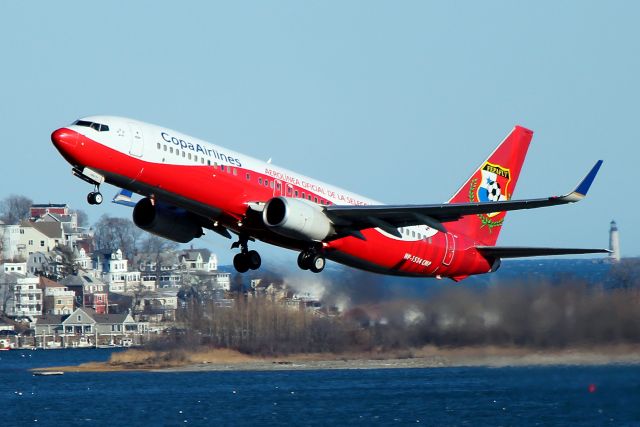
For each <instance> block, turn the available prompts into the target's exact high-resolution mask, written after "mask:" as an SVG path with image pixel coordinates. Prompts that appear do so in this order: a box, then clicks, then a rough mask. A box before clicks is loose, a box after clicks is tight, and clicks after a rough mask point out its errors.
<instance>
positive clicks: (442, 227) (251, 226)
mask: <svg viewBox="0 0 640 427" xmlns="http://www.w3.org/2000/svg"><path fill="white" fill-rule="evenodd" d="M532 135H533V132H532V131H530V130H528V129H525V128H523V127H520V126H516V127H515V128H514V129H513V130H512V131H511V132H510V133H509V135H507V137H506V138H505V139H504V140H503V141H502V143H501V144H500V145H499V146H498V147H497V148H496V149H495V150H494V151H493V152H492V153H491V155H489V157H488V158H487V159H486V160H485V161H484V162H482V164H481V165H480V167H479V168H478V169H476V170H475V171H474V172H473V174H472V175H471V177H470V178H469V179H468V180H467V181H466V182H465V183H464V184H463V185H462V187H460V189H459V190H458V191H457V192H456V193H455V194H454V195H453V197H452V198H451V199H450V200H449V202H448V203H443V204H416V205H384V204H382V203H380V202H376V201H375V200H371V199H368V198H366V197H363V196H360V195H358V194H354V193H351V192H349V191H346V190H343V189H341V188H338V187H335V186H333V185H329V184H325V183H323V182H320V181H318V180H315V179H312V178H309V177H306V176H304V175H300V174H297V173H295V172H291V171H289V170H287V169H284V168H281V167H277V166H274V165H272V164H270V163H268V162H262V161H259V160H256V159H254V158H251V157H249V156H245V155H244V154H240V153H237V152H235V151H232V150H229V149H226V148H223V147H221V146H218V145H214V144H211V143H208V142H205V141H202V140H199V139H197V138H194V137H191V136H188V135H185V134H182V133H180V132H177V131H174V130H171V129H167V128H164V127H160V126H155V125H152V124H148V123H143V122H140V121H136V120H132V119H128V118H122V117H113V116H92V117H86V118H83V119H80V120H77V121H76V122H74V123H73V124H72V125H69V126H65V127H63V128H60V129H58V130H56V131H54V132H53V133H52V135H51V140H52V141H53V143H54V145H55V146H56V148H57V149H58V151H60V153H61V154H62V156H64V158H65V159H66V160H67V161H68V162H69V163H70V164H71V165H72V167H73V173H74V175H76V176H78V177H79V178H81V179H83V180H84V181H86V182H88V183H90V184H91V185H93V186H94V191H92V192H91V193H89V195H88V197H87V200H88V202H89V203H90V204H99V203H101V202H102V199H103V197H102V194H101V193H100V191H99V190H100V186H101V184H103V183H105V182H106V183H109V184H113V185H115V186H117V187H120V188H121V189H123V192H122V195H124V198H125V199H127V196H130V195H131V194H132V192H134V193H137V194H139V195H141V196H142V197H143V198H142V199H141V200H140V201H138V202H137V203H135V205H134V209H133V221H134V222H135V224H136V225H137V226H138V227H140V228H142V229H143V230H146V231H148V232H150V233H153V234H156V235H158V236H161V237H164V238H167V239H171V240H174V241H176V242H181V243H186V242H189V241H191V240H192V239H194V238H196V237H200V236H202V235H203V234H204V232H203V229H208V230H212V231H215V232H216V233H218V234H220V235H222V236H225V237H227V238H232V235H236V236H237V241H236V242H235V243H234V244H233V246H232V247H234V248H239V249H240V251H239V253H238V254H237V255H235V257H234V260H233V264H234V267H235V268H236V269H237V271H239V272H246V271H248V270H249V269H257V268H259V267H260V264H261V259H260V255H259V254H258V252H256V251H255V250H249V247H248V246H249V242H250V241H252V240H255V239H259V240H262V241H264V242H267V243H270V244H273V245H277V246H281V247H284V248H289V249H292V250H296V251H299V252H300V255H299V256H298V266H299V267H300V268H302V269H306V270H311V271H313V272H315V273H318V272H320V271H322V269H323V268H324V266H325V260H326V259H330V260H333V261H336V262H339V263H342V264H346V265H348V266H351V267H355V268H360V269H363V270H368V271H373V272H376V273H383V274H392V275H401V276H417V277H450V278H452V279H454V280H456V281H458V280H461V279H464V278H465V277H467V276H469V275H472V274H481V273H487V272H491V271H495V270H496V269H497V268H498V267H499V265H500V260H501V259H503V258H514V257H529V256H542V255H561V254H583V253H597V252H607V251H605V250H602V249H573V248H532V247H500V246H495V244H496V240H497V238H498V234H499V232H500V230H501V228H502V226H503V223H504V220H505V215H506V212H507V211H511V210H518V209H531V208H539V207H544V206H552V205H561V204H566V203H572V202H576V201H578V200H580V199H582V198H583V197H584V196H585V195H586V194H587V191H588V189H589V187H590V186H591V183H592V182H593V180H594V178H595V176H596V174H597V172H598V169H599V168H600V165H601V164H602V161H598V162H597V163H596V164H595V166H593V168H592V169H591V170H590V172H589V173H588V174H587V176H586V177H585V178H584V179H583V180H582V181H581V182H580V183H579V185H578V186H577V187H576V189H575V190H574V191H572V192H570V193H568V194H566V195H564V196H558V197H549V198H540V199H525V200H513V199H512V195H513V192H514V190H515V187H516V183H517V181H518V176H519V175H520V169H521V167H522V164H523V162H524V158H525V155H526V153H527V149H528V147H529V143H530V141H531V138H532ZM124 203H125V204H126V203H127V202H126V201H125V202H124ZM131 204H132V205H133V203H132V202H131Z"/></svg>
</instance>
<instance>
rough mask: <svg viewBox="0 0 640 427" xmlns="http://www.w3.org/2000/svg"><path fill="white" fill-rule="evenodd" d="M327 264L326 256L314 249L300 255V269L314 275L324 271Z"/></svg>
mask: <svg viewBox="0 0 640 427" xmlns="http://www.w3.org/2000/svg"><path fill="white" fill-rule="evenodd" d="M326 263H327V261H326V259H325V258H324V256H322V255H321V254H319V253H318V252H316V251H315V250H312V249H310V250H307V251H302V252H300V255H298V267H300V268H301V269H303V270H310V271H312V272H314V273H320V272H321V271H322V270H324V266H325V265H326Z"/></svg>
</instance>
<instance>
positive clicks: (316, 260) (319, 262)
mask: <svg viewBox="0 0 640 427" xmlns="http://www.w3.org/2000/svg"><path fill="white" fill-rule="evenodd" d="M309 261H310V262H309V264H310V266H309V270H311V271H312V272H314V273H320V272H321V271H322V270H324V266H325V264H326V261H325V259H324V257H323V256H322V255H317V254H316V255H313V256H311V257H310V259H309Z"/></svg>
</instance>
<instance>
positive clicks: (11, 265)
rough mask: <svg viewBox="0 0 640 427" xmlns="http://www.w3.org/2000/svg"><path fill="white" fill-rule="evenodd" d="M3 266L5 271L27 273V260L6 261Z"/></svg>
mask: <svg viewBox="0 0 640 427" xmlns="http://www.w3.org/2000/svg"><path fill="white" fill-rule="evenodd" d="M2 266H3V270H4V272H5V273H18V274H27V263H26V262H5V263H4V264H3V265H2Z"/></svg>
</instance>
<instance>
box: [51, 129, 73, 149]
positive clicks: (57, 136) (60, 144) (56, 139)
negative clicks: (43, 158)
mask: <svg viewBox="0 0 640 427" xmlns="http://www.w3.org/2000/svg"><path fill="white" fill-rule="evenodd" d="M51 142H53V145H55V146H56V148H57V149H58V150H60V151H63V152H64V151H68V150H69V149H72V148H75V146H76V145H77V144H78V133H77V132H74V131H72V130H70V129H67V128H60V129H58V130H55V131H53V133H52V134H51Z"/></svg>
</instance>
